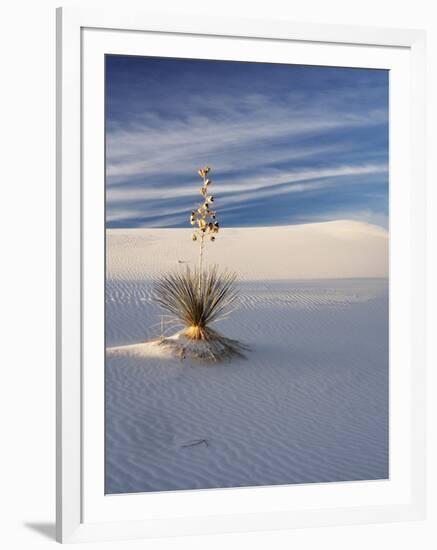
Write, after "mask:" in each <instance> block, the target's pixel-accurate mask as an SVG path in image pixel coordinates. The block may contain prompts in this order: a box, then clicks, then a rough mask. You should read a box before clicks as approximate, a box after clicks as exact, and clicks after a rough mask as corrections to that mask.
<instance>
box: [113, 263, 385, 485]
mask: <svg viewBox="0 0 437 550" xmlns="http://www.w3.org/2000/svg"><path fill="white" fill-rule="evenodd" d="M113 275H114V274H113ZM153 281H154V275H153V273H152V274H150V273H149V277H148V278H142V279H138V278H137V279H135V278H134V277H131V278H123V277H119V276H116V275H114V276H110V278H109V280H108V284H107V291H106V302H107V305H106V307H107V332H106V338H107V346H108V348H110V347H113V346H124V345H129V344H135V343H138V342H141V341H144V340H145V339H146V338H148V337H151V336H153V335H156V334H159V331H160V327H159V324H158V326H154V325H155V324H156V323H157V322H159V310H158V309H157V308H156V306H155V305H154V304H153V300H152V287H153ZM217 328H220V329H221V330H222V331H223V332H224V333H226V334H229V335H232V336H233V337H236V338H238V339H240V340H241V341H243V342H245V343H247V344H248V345H249V346H250V347H251V352H250V353H249V354H248V358H247V359H246V360H241V361H235V362H232V363H228V364H226V363H224V364H222V365H211V366H205V365H200V364H198V363H190V362H189V361H182V362H181V361H179V360H176V359H169V358H168V357H167V358H165V357H150V358H144V357H142V356H140V355H136V354H135V353H132V352H131V351H125V352H123V350H121V351H120V350H118V351H111V350H108V352H107V364H106V377H107V384H106V387H107V394H106V421H107V431H106V444H107V447H106V449H107V454H106V491H107V492H108V493H127V492H143V491H167V490H184V489H201V488H214V487H242V486H255V485H276V484H291V483H314V482H328V481H342V480H363V479H384V478H387V476H388V285H387V281H386V280H385V279H350V280H347V279H337V280H326V279H324V280H307V281H297V280H280V281H275V280H268V281H259V280H246V281H244V282H243V283H242V284H241V305H240V307H239V309H238V310H237V311H236V312H235V313H234V314H233V315H232V317H231V318H230V319H228V320H226V322H224V323H223V324H222V325H221V326H220V327H219V326H217Z"/></svg>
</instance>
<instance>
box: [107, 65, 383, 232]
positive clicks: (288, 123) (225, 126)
mask: <svg viewBox="0 0 437 550" xmlns="http://www.w3.org/2000/svg"><path fill="white" fill-rule="evenodd" d="M154 66H155V67H156V65H154ZM149 68H150V67H149ZM136 70H138V71H141V70H145V69H141V66H139V68H138V67H137V69H136ZM251 70H252V71H253V68H251ZM331 71H332V70H331ZM152 72H153V71H152ZM146 73H147V71H146V72H145V73H144V74H146ZM279 74H281V73H279ZM190 75H191V76H188V75H187V74H186V73H184V72H181V73H178V75H176V77H173V88H170V89H168V90H167V91H166V92H165V93H163V82H162V78H164V77H162V78H161V79H151V80H150V82H149V89H148V88H144V87H143V86H144V83H143V80H141V86H139V87H138V90H136V91H135V90H134V91H132V90H131V89H130V90H129V94H130V96H129V97H130V103H129V104H126V105H124V104H123V101H122V99H123V98H122V96H121V95H120V94H118V95H117V94H116V93H115V92H112V93H113V96H114V97H113V103H114V105H117V108H115V107H112V111H111V103H110V108H109V109H108V120H107V122H108V124H107V140H106V142H107V159H106V161H107V162H106V165H107V222H108V223H109V224H110V225H111V224H117V225H123V224H125V225H128V226H129V225H134V226H138V225H154V226H156V225H158V226H159V224H162V225H174V224H175V223H176V224H179V223H180V224H184V223H185V217H186V216H184V212H186V210H184V209H186V208H190V203H191V202H192V201H194V200H195V193H196V186H197V184H198V182H197V179H196V174H195V171H196V169H197V168H198V165H201V164H205V163H208V164H210V165H211V166H213V168H214V176H217V181H216V182H215V184H214V188H215V192H216V194H217V195H218V196H220V205H221V208H225V209H226V211H227V212H228V213H229V214H230V213H231V212H232V211H233V209H235V208H237V207H241V206H242V205H244V204H248V203H249V202H250V203H251V204H252V206H253V207H254V208H255V206H256V205H257V204H259V202H257V201H260V200H262V199H271V198H273V197H281V200H286V199H287V196H290V197H291V196H293V195H296V194H300V195H302V196H304V195H305V193H314V192H316V191H317V192H321V191H323V190H325V191H326V192H330V191H332V190H333V189H336V190H337V192H341V189H342V188H344V186H345V185H348V186H354V184H357V185H359V186H361V188H362V187H363V186H364V185H366V183H365V181H364V180H363V177H365V176H368V177H369V179H368V181H369V182H371V184H372V185H374V184H375V177H376V178H379V179H378V181H377V185H379V186H381V185H386V184H387V171H388V166H387V162H388V158H387V143H386V134H387V124H388V122H387V101H386V99H385V96H384V86H380V88H381V89H378V88H377V87H375V86H374V85H373V86H369V85H368V86H367V88H365V89H363V86H362V83H361V81H360V86H358V85H357V82H358V81H357V82H355V81H354V79H353V78H350V83H349V85H344V82H340V83H339V84H338V85H335V82H334V85H333V84H332V82H331V80H332V79H333V78H334V76H335V73H332V75H333V76H332V78H331V80H329V79H328V80H327V82H329V85H326V86H325V88H324V89H323V87H321V88H320V89H317V87H314V86H311V87H308V89H306V88H305V86H302V85H300V87H299V89H298V90H295V91H293V90H292V89H291V90H290V89H288V87H285V86H284V87H285V89H286V92H285V93H284V92H283V91H282V92H281V93H278V92H276V91H275V90H273V91H272V90H271V87H269V86H266V85H265V84H263V82H262V81H261V80H260V82H261V83H259V82H258V81H257V86H256V88H257V90H256V91H249V89H250V82H247V83H246V84H245V85H241V86H240V82H239V81H238V84H239V86H240V87H239V88H238V90H237V91H235V90H234V93H232V90H229V89H228V88H230V87H231V83H232V82H234V81H232V82H231V80H229V82H227V83H226V82H224V84H223V86H222V88H221V90H219V91H217V90H213V91H211V90H209V89H200V92H199V91H197V92H196V91H194V92H193V91H190V93H187V94H186V95H185V96H184V97H183V98H181V97H180V96H179V95H178V91H177V86H178V84H179V83H184V82H186V81H188V78H192V79H195V78H196V77H198V76H199V75H198V74H197V73H196V67H195V66H190ZM342 75H344V73H342ZM243 76H244V75H243ZM261 77H262V67H261V68H260V78H261ZM109 78H111V73H110V71H109ZM112 78H113V79H114V82H113V86H114V87H115V89H117V72H116V71H114V74H113V75H112ZM287 78H288V77H287ZM342 78H343V79H344V78H345V77H344V76H342ZM334 80H335V79H334ZM226 84H227V85H228V86H227V85H226ZM340 84H341V85H340ZM153 86H155V87H156V90H155V92H153V89H152V88H153ZM264 87H266V89H264ZM194 89H196V88H194ZM190 90H191V88H190ZM381 90H382V92H381ZM132 98H133V99H132ZM132 104H133V105H134V107H132ZM141 106H143V109H141ZM130 108H132V109H133V111H132V112H135V116H132V113H131V116H129V114H128V113H127V112H128V111H129V109H130ZM124 110H126V111H127V112H126V114H125V115H123V112H124ZM360 193H361V195H362V189H361V190H360ZM360 193H358V195H357V198H358V197H359V196H361V195H360ZM319 195H320V193H319ZM320 198H321V195H320V196H319V197H318V200H319V199H320ZM312 200H314V195H312ZM366 200H368V199H366ZM380 200H381V199H380ZM382 200H384V199H382ZM368 206H369V205H368V204H366V208H368ZM305 208H306V207H305ZM357 209H360V210H361V211H363V208H362V205H357ZM351 211H353V210H351ZM357 211H358V210H357ZM257 212H258V214H260V215H261V214H262V210H260V209H259V207H258V210H257ZM290 212H291V211H290ZM314 215H316V214H315V213H314ZM317 215H319V214H317ZM252 217H253V223H254V224H263V219H262V216H260V217H258V218H257V216H256V212H255V211H253V216H252ZM289 217H290V220H289V221H290V222H292V221H293V219H297V214H296V213H294V216H289ZM307 217H308V214H307ZM282 221H284V220H282ZM285 221H287V220H285Z"/></svg>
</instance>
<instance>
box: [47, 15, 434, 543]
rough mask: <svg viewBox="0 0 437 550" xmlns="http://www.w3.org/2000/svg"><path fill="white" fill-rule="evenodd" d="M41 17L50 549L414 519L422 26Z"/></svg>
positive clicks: (419, 440) (419, 451)
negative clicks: (50, 126) (50, 387)
mask: <svg viewBox="0 0 437 550" xmlns="http://www.w3.org/2000/svg"><path fill="white" fill-rule="evenodd" d="M57 17H58V21H57V29H58V36H57V52H58V58H57V85H58V93H57V113H58V124H57V131H58V136H57V147H58V150H57V180H58V200H57V214H58V216H57V220H58V226H57V229H58V264H57V265H58V276H57V285H58V287H57V289H58V290H57V299H58V310H57V311H58V336H57V346H58V353H57V358H58V364H57V399H58V401H57V418H58V421H57V499H58V500H57V530H58V540H59V541H60V542H80V541H93V540H105V539H106V540H117V539H128V538H141V537H152V536H153V537H156V536H167V535H181V534H207V533H218V532H230V531H249V530H269V529H270V530H274V529H286V528H293V527H302V526H320V525H332V524H352V523H363V522H387V521H393V520H396V521H399V520H411V519H420V518H422V517H423V516H424V501H425V472H424V384H425V364H424V307H425V298H424V240H425V229H424V213H425V208H424V192H425V176H424V121H425V97H424V55H425V54H424V44H425V37H424V33H423V32H422V31H416V30H414V31H413V30H396V29H377V28H364V27H363V28H357V27H348V26H322V25H311V24H299V23H296V22H290V21H274V20H271V21H260V20H250V19H247V20H237V19H229V20H226V19H217V18H214V19H213V18H206V17H198V18H192V17H186V18H184V17H176V16H174V17H171V16H168V15H165V16H159V15H156V14H149V13H137V12H136V13H129V12H123V11H120V12H118V11H113V10H106V9H105V10H102V11H93V10H88V9H87V10H78V9H70V8H66V9H65V8H62V9H59V10H58V12H57Z"/></svg>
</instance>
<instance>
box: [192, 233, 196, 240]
mask: <svg viewBox="0 0 437 550" xmlns="http://www.w3.org/2000/svg"><path fill="white" fill-rule="evenodd" d="M191 240H192V241H197V236H196V235H195V233H193V234H192V235H191Z"/></svg>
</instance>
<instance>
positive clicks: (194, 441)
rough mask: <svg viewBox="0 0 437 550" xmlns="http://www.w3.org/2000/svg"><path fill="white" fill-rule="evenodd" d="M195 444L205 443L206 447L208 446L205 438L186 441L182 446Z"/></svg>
mask: <svg viewBox="0 0 437 550" xmlns="http://www.w3.org/2000/svg"><path fill="white" fill-rule="evenodd" d="M195 445H206V446H207V447H209V443H208V440H207V439H193V441H188V442H187V443H184V444H183V445H182V447H194V446H195Z"/></svg>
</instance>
